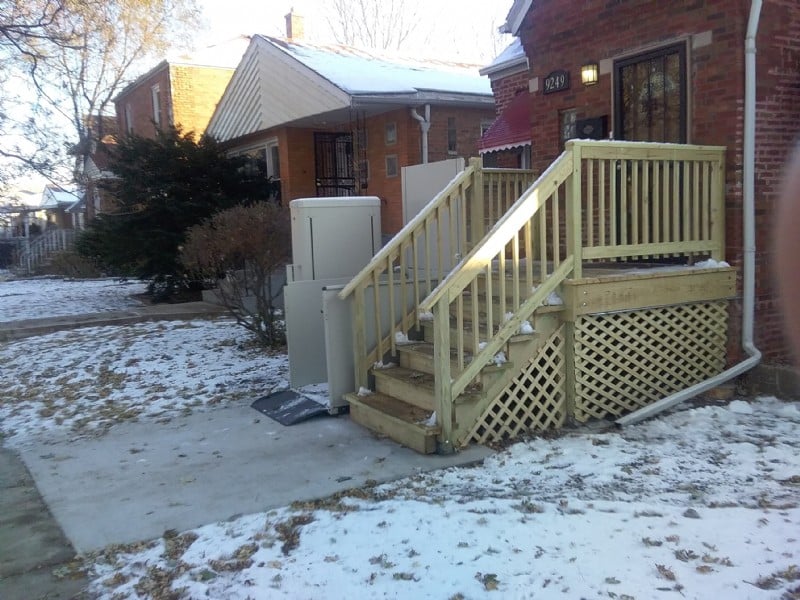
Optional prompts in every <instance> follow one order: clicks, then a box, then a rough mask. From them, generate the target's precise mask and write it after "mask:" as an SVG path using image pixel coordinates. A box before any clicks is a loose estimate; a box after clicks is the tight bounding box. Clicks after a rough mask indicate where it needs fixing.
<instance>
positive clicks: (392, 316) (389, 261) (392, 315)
mask: <svg viewBox="0 0 800 600" xmlns="http://www.w3.org/2000/svg"><path fill="white" fill-rule="evenodd" d="M393 262H394V259H393V257H392V255H389V256H387V257H386V275H387V279H388V282H387V283H388V285H387V288H386V292H387V293H388V294H389V327H390V329H389V344H390V346H391V350H392V356H397V341H396V340H395V335H394V334H395V332H396V331H397V326H396V323H397V312H396V311H395V302H394V294H395V291H396V290H395V289H394V265H393ZM373 272H374V273H375V274H376V277H377V270H375V271H373ZM403 333H404V334H406V335H407V334H408V329H404V330H403ZM378 360H382V359H378Z"/></svg>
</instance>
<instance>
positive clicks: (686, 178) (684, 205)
mask: <svg viewBox="0 0 800 600" xmlns="http://www.w3.org/2000/svg"><path fill="white" fill-rule="evenodd" d="M681 173H682V174H683V201H682V202H681V218H682V219H683V234H682V239H681V241H682V242H688V241H689V240H691V239H692V233H691V227H692V204H693V202H692V197H691V195H690V193H691V178H692V171H691V163H690V162H689V161H686V160H683V161H681Z"/></svg>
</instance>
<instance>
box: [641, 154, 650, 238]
mask: <svg viewBox="0 0 800 600" xmlns="http://www.w3.org/2000/svg"><path fill="white" fill-rule="evenodd" d="M651 168H652V163H651V162H649V161H643V162H642V243H643V244H649V243H650V202H651V197H650V169H651Z"/></svg>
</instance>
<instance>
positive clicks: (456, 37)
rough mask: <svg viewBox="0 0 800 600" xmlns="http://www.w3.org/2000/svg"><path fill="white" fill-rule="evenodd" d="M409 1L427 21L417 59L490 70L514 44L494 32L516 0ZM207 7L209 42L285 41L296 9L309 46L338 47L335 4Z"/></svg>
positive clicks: (245, 0) (306, 0)
mask: <svg viewBox="0 0 800 600" xmlns="http://www.w3.org/2000/svg"><path fill="white" fill-rule="evenodd" d="M375 1H378V0H375ZM381 1H383V0H381ZM405 1H406V3H407V5H408V6H411V7H419V8H420V13H419V14H422V15H424V16H423V17H422V18H421V23H420V25H419V27H418V34H417V35H416V36H415V38H414V39H413V40H412V43H410V44H409V46H408V50H409V51H411V52H413V53H415V54H417V55H420V56H428V57H431V58H442V59H454V60H455V59H457V60H461V61H463V62H472V63H475V64H487V63H488V62H490V61H491V60H492V58H494V56H496V55H497V54H499V53H500V51H502V49H503V47H504V44H507V43H509V42H510V41H511V40H510V38H508V37H507V36H506V38H505V41H504V42H501V44H502V45H501V46H500V47H496V46H495V45H493V43H492V38H493V36H492V31H493V30H495V29H496V28H497V27H500V26H501V25H502V24H503V23H504V22H505V17H506V15H507V14H508V10H509V9H510V8H511V4H512V0H497V1H492V2H486V1H485V0H429V1H428V2H423V1H422V0H405ZM201 6H202V7H203V10H204V15H205V18H206V20H207V24H208V28H209V31H208V33H207V34H206V36H205V37H204V40H205V41H208V42H213V41H215V40H218V39H226V38H230V37H233V36H235V35H239V34H252V33H262V34H265V35H276V36H282V35H284V33H285V25H284V23H285V21H284V15H286V14H287V13H288V12H289V10H290V9H292V8H294V10H295V12H296V13H299V14H301V15H303V16H304V17H305V29H306V38H307V39H308V40H309V41H318V42H321V43H328V42H332V41H334V40H333V39H332V37H331V34H330V30H329V26H328V21H327V17H326V14H327V13H326V11H327V10H329V7H330V1H326V0H291V1H284V0H279V1H276V0H268V1H264V0H227V1H222V0H201Z"/></svg>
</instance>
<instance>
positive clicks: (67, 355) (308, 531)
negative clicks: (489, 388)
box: [0, 273, 800, 600]
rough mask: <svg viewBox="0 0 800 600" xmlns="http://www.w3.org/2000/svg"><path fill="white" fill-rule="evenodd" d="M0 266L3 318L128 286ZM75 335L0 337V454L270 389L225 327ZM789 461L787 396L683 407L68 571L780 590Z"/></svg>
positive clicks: (282, 591)
mask: <svg viewBox="0 0 800 600" xmlns="http://www.w3.org/2000/svg"><path fill="white" fill-rule="evenodd" d="M0 275H2V277H0V314H2V315H8V314H15V315H17V316H18V317H19V318H23V317H34V316H39V317H42V316H46V315H48V314H53V313H54V311H61V307H62V306H64V305H66V306H69V307H72V308H73V310H74V311H76V312H78V311H79V310H80V309H79V307H80V306H81V305H82V303H83V302H84V301H88V300H91V302H92V304H91V309H92V310H115V309H119V308H122V307H124V306H126V305H127V303H128V302H129V301H130V299H129V298H128V293H130V292H134V291H139V287H137V286H138V284H127V285H125V286H120V284H117V283H114V282H113V281H111V280H104V281H90V282H81V281H62V280H57V279H51V280H44V281H43V280H27V281H15V280H10V279H8V274H7V273H6V274H3V273H0ZM115 286H119V287H115ZM53 298H63V299H64V300H63V301H61V302H53V300H52V299H53ZM26 307H27V308H26ZM80 331H81V335H74V332H57V333H53V334H48V335H43V336H39V337H35V338H27V339H23V340H18V341H14V342H8V343H5V344H0V364H2V365H3V369H2V370H0V433H2V434H3V435H4V436H5V437H4V438H2V437H0V439H2V443H3V444H5V445H6V446H10V447H12V448H21V447H23V446H24V447H27V448H29V449H31V450H32V451H35V452H37V453H39V452H41V453H42V454H45V453H47V454H48V455H49V456H52V457H55V456H56V455H58V456H59V458H57V459H56V458H53V460H61V458H60V456H61V454H69V447H70V446H69V444H70V443H72V442H64V443H63V444H62V445H58V444H61V442H59V441H58V440H59V439H61V438H63V437H64V436H67V438H68V439H70V440H75V439H76V438H78V437H80V436H98V435H101V436H113V435H114V432H115V425H116V424H117V423H121V422H125V421H126V420H129V419H137V420H139V421H140V422H144V423H148V424H149V425H150V426H151V427H153V428H159V427H162V423H163V421H164V420H165V419H167V420H171V423H172V424H171V425H170V427H177V426H180V424H181V423H182V421H181V419H183V418H185V417H186V415H187V414H188V413H190V412H192V411H204V413H203V414H204V416H206V417H207V418H208V419H214V416H215V414H217V413H219V414H222V413H225V412H226V408H229V407H232V406H244V405H245V403H247V404H249V402H250V401H251V399H252V396H253V389H261V390H263V389H264V388H265V386H280V385H286V378H287V360H288V359H287V357H286V355H285V354H280V353H278V354H274V355H269V356H267V355H265V354H264V353H263V352H256V351H254V349H253V348H247V347H245V346H242V344H241V342H242V339H243V338H242V331H243V330H242V329H241V328H239V327H236V326H235V325H234V324H233V322H232V321H230V320H226V319H215V320H209V321H198V320H189V321H173V322H168V323H141V324H138V325H133V326H126V327H93V328H86V329H82V330H80ZM165 357H170V358H174V360H166V359H165ZM90 364H93V365H95V366H94V368H87V367H86V365H90ZM175 364H182V365H183V367H182V368H180V369H176V368H174V365H175ZM75 365H80V366H81V368H75ZM168 431H169V429H167V428H165V429H164V432H165V434H166V435H168V433H166V432H168ZM54 440H55V441H54ZM798 449H800V408H798V404H797V403H792V402H781V401H779V400H777V399H775V398H768V397H765V398H758V399H743V398H740V399H735V400H733V401H731V402H730V403H727V404H709V403H707V404H705V405H696V406H692V405H685V406H681V407H678V408H677V409H674V410H672V411H670V412H669V413H664V414H662V415H660V416H659V417H657V418H654V419H651V420H649V421H646V422H644V423H641V424H638V425H634V426H630V427H626V428H624V429H617V428H614V427H594V428H583V429H579V430H572V431H563V432H562V433H561V434H560V435H558V436H553V435H548V436H534V437H531V438H530V439H527V440H524V441H518V442H516V443H513V444H510V445H508V446H507V447H506V448H504V449H502V450H499V451H498V452H497V453H496V454H495V455H493V456H491V457H489V458H487V459H486V460H485V461H484V462H483V463H482V464H478V465H475V466H470V467H461V468H451V469H443V470H436V471H432V472H425V473H422V472H420V473H417V474H415V475H413V476H411V477H407V478H404V479H401V480H398V481H395V482H389V483H383V484H376V485H374V486H370V485H368V486H366V487H363V488H355V489H352V490H350V491H349V492H345V493H343V494H341V495H337V496H335V497H330V498H326V499H320V500H319V501H315V502H305V503H295V504H293V505H290V506H284V507H281V508H278V509H275V510H270V511H265V512H258V513H254V514H246V515H242V516H238V517H236V518H233V519H231V520H228V521H224V522H212V523H207V524H205V525H203V526H201V527H198V528H196V529H192V530H188V531H172V532H169V531H167V532H165V534H164V537H159V538H156V539H144V540H141V541H140V542H137V543H133V544H126V545H115V546H110V547H108V548H106V549H105V550H104V551H101V552H99V553H92V554H89V555H86V556H84V557H83V560H84V561H85V562H84V566H85V568H86V569H87V570H88V573H89V579H90V586H91V591H92V592H93V596H92V597H97V598H104V599H109V600H111V599H113V598H122V597H124V598H128V599H129V600H134V599H138V598H141V599H142V600H144V599H145V598H152V597H154V595H155V592H156V591H159V594H158V597H166V594H165V592H166V589H169V590H172V591H174V592H176V593H175V595H174V597H180V598H225V599H229V600H245V599H248V598H249V599H252V598H290V599H294V600H297V599H301V600H302V599H307V598H308V599H310V598H326V599H329V600H337V599H342V600H345V599H350V598H397V599H406V598H408V599H409V600H411V599H413V600H419V599H425V598H431V599H436V600H441V599H443V598H451V599H455V598H460V599H462V600H469V599H478V598H495V597H496V598H519V599H526V598H536V599H545V600H547V599H550V598H558V599H561V598H564V599H572V598H587V599H597V598H612V599H613V598H616V599H618V600H621V599H623V598H624V599H627V600H635V599H639V600H641V599H662V598H663V599H665V600H675V599H697V600H706V599H708V598H726V599H727V598H730V599H752V600H762V599H763V600H772V599H778V598H790V597H791V598H795V597H797V594H798V593H800V592H799V590H800V452H798ZM139 451H140V450H137V452H139ZM373 459H374V460H380V459H375V457H365V460H373ZM54 464H55V463H54ZM54 468H55V467H54ZM790 593H791V594H792V595H790ZM171 597H173V596H171Z"/></svg>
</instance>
